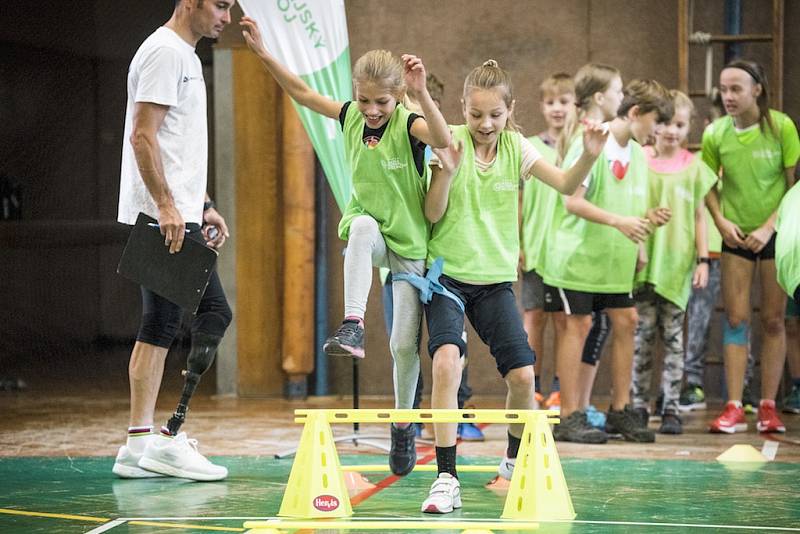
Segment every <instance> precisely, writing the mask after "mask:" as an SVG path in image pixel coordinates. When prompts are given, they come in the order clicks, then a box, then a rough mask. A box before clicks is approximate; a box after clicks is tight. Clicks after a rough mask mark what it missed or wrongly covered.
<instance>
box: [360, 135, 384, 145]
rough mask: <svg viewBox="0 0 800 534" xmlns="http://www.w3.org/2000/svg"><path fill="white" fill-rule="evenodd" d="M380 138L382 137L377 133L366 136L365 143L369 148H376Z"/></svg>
mask: <svg viewBox="0 0 800 534" xmlns="http://www.w3.org/2000/svg"><path fill="white" fill-rule="evenodd" d="M380 140H381V138H380V137H378V136H377V135H368V136H366V137H365V138H364V144H365V145H367V148H375V147H376V146H378V143H379V142H380Z"/></svg>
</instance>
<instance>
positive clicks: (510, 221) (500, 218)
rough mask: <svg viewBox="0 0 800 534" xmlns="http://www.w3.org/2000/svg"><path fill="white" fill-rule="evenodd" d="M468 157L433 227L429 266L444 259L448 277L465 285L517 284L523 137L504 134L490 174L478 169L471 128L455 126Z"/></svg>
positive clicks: (460, 168) (517, 134)
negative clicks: (445, 208) (439, 217)
mask: <svg viewBox="0 0 800 534" xmlns="http://www.w3.org/2000/svg"><path fill="white" fill-rule="evenodd" d="M451 129H452V131H453V142H455V143H457V142H459V141H460V142H462V143H463V146H464V156H463V160H462V162H461V166H460V167H459V168H458V171H457V172H456V175H455V176H454V177H453V181H452V183H451V184H450V192H449V196H448V201H447V210H446V211H445V213H444V216H442V218H441V220H439V222H437V223H436V224H434V225H433V230H432V232H431V240H430V242H429V243H428V266H430V265H432V264H433V261H434V260H435V259H436V258H437V257H439V256H441V257H443V258H444V271H443V272H444V274H446V275H447V276H449V277H451V278H455V279H456V280H459V281H462V282H477V283H484V284H492V283H498V282H510V281H513V280H516V279H517V260H518V258H519V229H518V225H519V219H518V213H519V178H520V176H519V172H520V166H521V158H522V155H521V148H520V139H521V137H520V135H519V133H518V132H514V131H509V130H504V131H503V132H501V133H500V136H499V138H498V140H497V156H496V159H495V161H494V163H493V164H492V166H491V167H490V168H489V169H487V170H486V171H485V172H484V171H481V170H480V169H479V168H478V167H477V165H475V147H474V145H473V142H472V136H470V133H469V129H468V128H467V126H466V125H459V126H452V127H451Z"/></svg>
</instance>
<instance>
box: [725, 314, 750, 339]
mask: <svg viewBox="0 0 800 534" xmlns="http://www.w3.org/2000/svg"><path fill="white" fill-rule="evenodd" d="M749 330H750V328H749V325H748V324H747V321H744V320H740V321H735V320H733V319H732V318H731V317H730V316H728V317H727V318H726V319H725V321H724V322H723V324H722V344H723V345H741V346H746V345H747V343H748V341H749Z"/></svg>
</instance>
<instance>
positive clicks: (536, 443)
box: [501, 414, 575, 521]
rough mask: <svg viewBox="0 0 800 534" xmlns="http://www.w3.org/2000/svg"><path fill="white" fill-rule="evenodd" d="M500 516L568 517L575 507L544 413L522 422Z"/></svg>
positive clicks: (505, 517) (522, 517)
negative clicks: (522, 426) (517, 446)
mask: <svg viewBox="0 0 800 534" xmlns="http://www.w3.org/2000/svg"><path fill="white" fill-rule="evenodd" d="M501 517H502V518H503V519H524V520H528V521H539V520H547V519H549V520H572V519H575V509H574V508H573V506H572V498H571V497H570V495H569V489H568V488H567V482H566V480H564V472H563V471H562V469H561V461H560V460H559V458H558V452H556V446H555V442H554V440H553V434H552V432H551V431H550V425H549V424H548V423H547V416H546V415H539V414H537V415H534V416H531V417H529V418H528V420H527V421H526V423H525V430H524V431H523V433H522V438H521V443H520V447H519V453H518V454H517V461H516V465H515V467H514V474H513V475H512V477H511V484H510V486H509V488H508V496H507V497H506V503H505V507H504V508H503V515H502V516H501Z"/></svg>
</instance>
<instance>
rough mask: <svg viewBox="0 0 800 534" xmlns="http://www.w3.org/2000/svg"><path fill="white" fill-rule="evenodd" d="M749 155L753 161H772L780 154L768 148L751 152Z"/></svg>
mask: <svg viewBox="0 0 800 534" xmlns="http://www.w3.org/2000/svg"><path fill="white" fill-rule="evenodd" d="M751 155H752V156H753V158H755V159H772V158H774V157H779V156H780V155H781V153H780V151H778V150H770V149H769V148H764V149H761V150H753V152H752V153H751Z"/></svg>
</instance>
